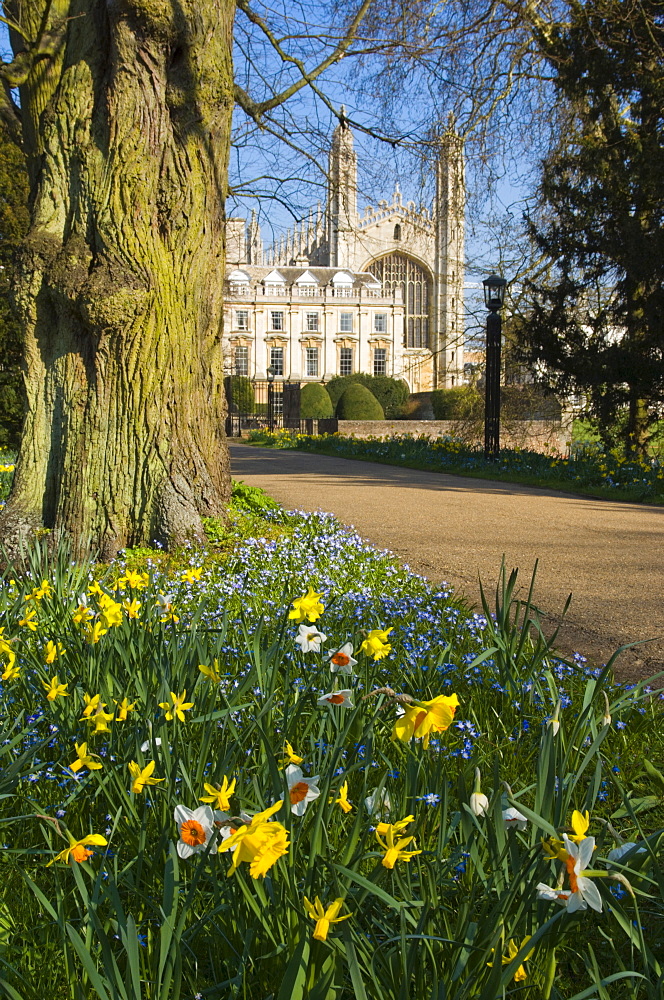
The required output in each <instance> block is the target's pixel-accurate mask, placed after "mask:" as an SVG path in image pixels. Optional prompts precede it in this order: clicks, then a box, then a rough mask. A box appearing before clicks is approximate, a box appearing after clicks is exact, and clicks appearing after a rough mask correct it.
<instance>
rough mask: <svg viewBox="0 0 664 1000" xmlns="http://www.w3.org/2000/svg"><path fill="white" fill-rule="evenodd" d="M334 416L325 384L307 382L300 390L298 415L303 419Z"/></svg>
mask: <svg viewBox="0 0 664 1000" xmlns="http://www.w3.org/2000/svg"><path fill="white" fill-rule="evenodd" d="M333 416H334V406H333V405H332V400H331V399H330V396H329V393H328V392H327V391H326V389H325V386H322V385H321V384H320V383H319V382H308V383H307V384H306V385H303V386H302V389H301V391H300V417H301V418H302V419H303V420H326V419H328V418H329V417H333Z"/></svg>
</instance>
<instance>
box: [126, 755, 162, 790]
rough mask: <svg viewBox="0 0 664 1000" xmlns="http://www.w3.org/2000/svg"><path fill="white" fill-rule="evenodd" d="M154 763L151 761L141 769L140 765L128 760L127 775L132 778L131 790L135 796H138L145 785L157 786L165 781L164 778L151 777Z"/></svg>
mask: <svg viewBox="0 0 664 1000" xmlns="http://www.w3.org/2000/svg"><path fill="white" fill-rule="evenodd" d="M155 763H156V762H155V761H154V760H151V761H150V763H149V764H146V765H145V767H144V768H141V766H140V764H137V763H136V761H135V760H130V761H129V763H128V764H127V767H128V768H129V773H130V774H131V776H132V778H133V781H132V783H131V790H132V792H134V793H135V794H136V795H140V793H141V792H142V791H143V789H144V788H145V786H146V785H158V784H159V782H160V781H166V778H153V777H152V772H153V771H154V768H155Z"/></svg>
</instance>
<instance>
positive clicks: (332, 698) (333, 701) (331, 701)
mask: <svg viewBox="0 0 664 1000" xmlns="http://www.w3.org/2000/svg"><path fill="white" fill-rule="evenodd" d="M352 693H353V692H352V691H351V690H350V688H345V689H344V690H343V691H328V693H327V694H322V695H321V696H320V698H319V699H318V706H319V707H321V706H322V705H330V706H332V705H342V706H343V707H344V708H346V707H348V708H355V705H354V704H353V702H352V700H351V695H352Z"/></svg>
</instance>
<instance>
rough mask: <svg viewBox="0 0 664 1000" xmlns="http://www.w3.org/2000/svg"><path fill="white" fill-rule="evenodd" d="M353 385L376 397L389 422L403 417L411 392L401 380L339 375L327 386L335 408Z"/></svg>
mask: <svg viewBox="0 0 664 1000" xmlns="http://www.w3.org/2000/svg"><path fill="white" fill-rule="evenodd" d="M353 384H359V385H363V386H365V388H367V389H368V390H369V392H370V393H372V395H373V396H375V397H376V399H377V400H378V402H379V403H380V405H381V406H382V408H383V413H384V414H385V417H386V418H387V419H388V420H394V419H395V418H397V417H400V416H402V411H403V406H404V403H405V402H406V400H407V399H408V392H409V390H408V386H407V385H406V383H405V382H403V381H402V380H401V379H399V378H390V376H389V375H365V374H363V373H362V372H357V373H356V374H355V375H337V376H335V377H334V378H332V379H330V381H329V382H328V383H327V385H326V386H325V388H326V390H327V392H328V393H329V396H330V399H331V400H332V403H333V405H334V406H336V404H337V403H338V402H339V399H340V398H341V394H342V393H343V392H345V391H346V389H347V388H348V386H349V385H353Z"/></svg>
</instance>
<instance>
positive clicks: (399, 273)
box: [368, 253, 431, 347]
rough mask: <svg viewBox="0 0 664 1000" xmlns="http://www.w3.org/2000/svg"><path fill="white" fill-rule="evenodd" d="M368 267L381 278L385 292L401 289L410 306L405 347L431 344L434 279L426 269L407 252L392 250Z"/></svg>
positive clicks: (385, 293) (407, 305) (407, 316)
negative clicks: (431, 301)
mask: <svg viewBox="0 0 664 1000" xmlns="http://www.w3.org/2000/svg"><path fill="white" fill-rule="evenodd" d="M368 269H370V270H371V273H372V274H374V275H375V276H376V277H377V278H379V279H380V281H381V284H382V286H383V295H388V296H392V295H394V292H395V291H396V290H397V288H400V289H401V294H402V295H403V301H404V305H405V307H406V316H405V321H404V341H403V345H404V347H428V346H429V301H430V298H431V279H430V278H429V275H428V274H427V272H426V271H425V270H424V268H423V267H420V265H419V264H416V263H415V261H414V260H411V259H410V257H406V256H405V255H404V254H401V253H390V254H388V255H387V257H382V258H381V259H380V260H374V261H372V262H371V264H370V265H369V268H368Z"/></svg>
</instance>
